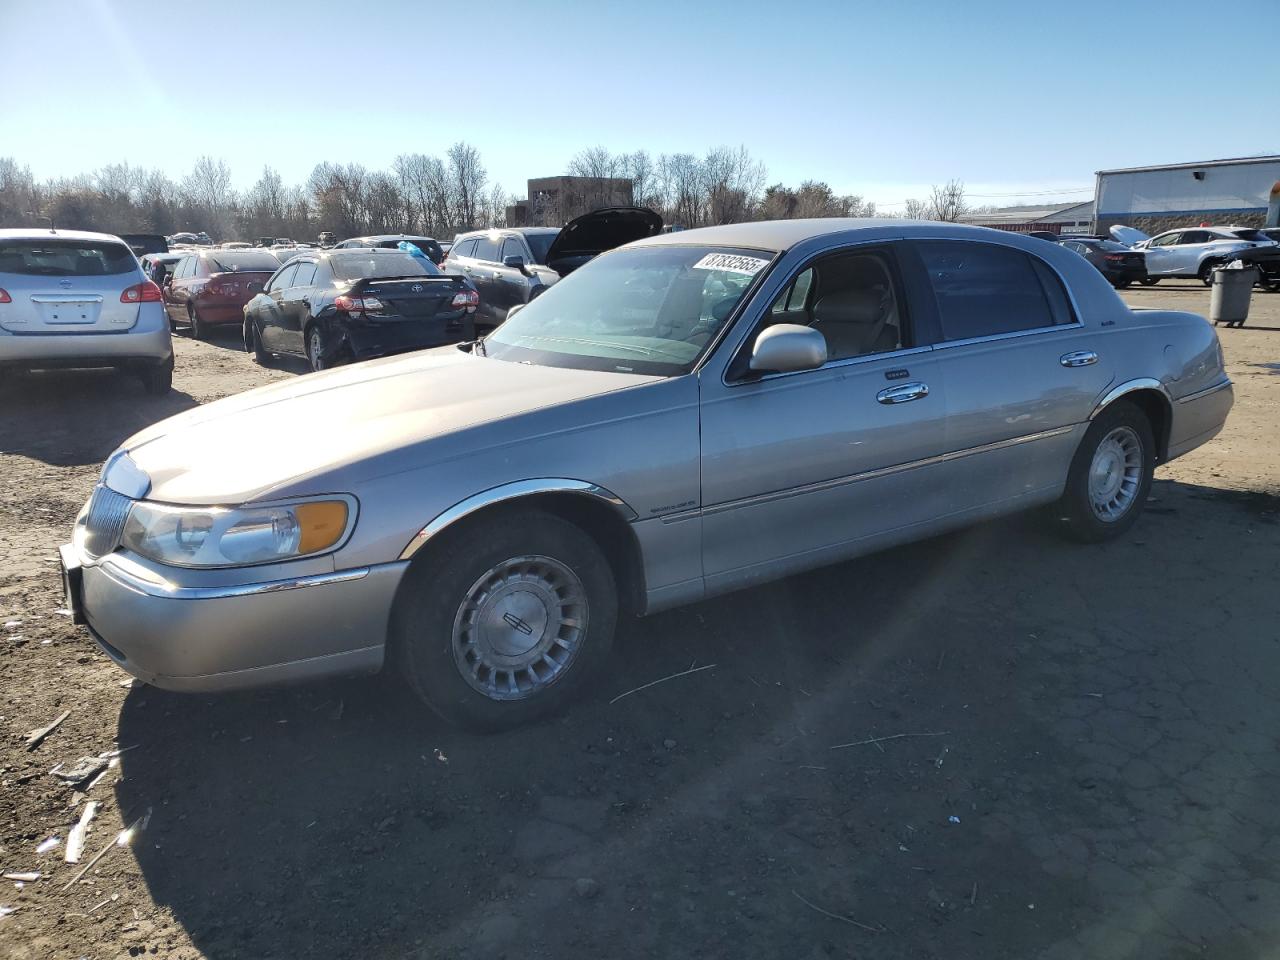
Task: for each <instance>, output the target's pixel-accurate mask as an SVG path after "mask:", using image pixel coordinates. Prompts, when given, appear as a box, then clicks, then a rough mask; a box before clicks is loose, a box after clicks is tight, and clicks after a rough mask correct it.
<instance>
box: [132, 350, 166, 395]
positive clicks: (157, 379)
mask: <svg viewBox="0 0 1280 960" xmlns="http://www.w3.org/2000/svg"><path fill="white" fill-rule="evenodd" d="M139 379H140V380H141V381H142V389H143V390H145V391H146V392H147V393H148V394H150V395H151V396H153V397H163V396H165V395H166V394H167V393H168V392H169V391H170V390H172V389H173V359H172V358H170V359H169V361H168V362H167V363H161V364H158V365H156V366H154V367H148V368H147V369H146V370H144V371H143V372H142V373H141V374H140V375H139Z"/></svg>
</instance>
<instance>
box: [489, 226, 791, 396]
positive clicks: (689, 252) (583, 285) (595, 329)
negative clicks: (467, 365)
mask: <svg viewBox="0 0 1280 960" xmlns="http://www.w3.org/2000/svg"><path fill="white" fill-rule="evenodd" d="M772 258H773V254H772V253H767V252H762V251H759V250H739V249H729V248H724V247H705V246H657V247H639V248H634V249H624V250H619V251H617V252H616V253H610V254H606V255H604V256H602V257H598V258H597V259H595V260H593V261H592V262H591V263H589V264H587V265H586V266H584V267H582V268H581V269H579V270H577V271H575V272H574V273H572V274H570V275H569V276H568V277H566V278H565V279H564V280H562V281H560V282H559V283H557V284H555V285H554V286H553V287H551V288H550V289H548V290H547V292H546V293H544V294H543V295H542V296H540V297H538V298H537V299H535V300H533V301H532V302H531V303H530V304H529V305H528V306H527V307H525V308H524V309H523V310H521V311H520V312H519V313H517V314H516V315H515V316H514V317H511V318H510V319H509V320H507V322H506V323H504V324H503V325H502V326H500V327H499V328H498V329H497V330H496V331H494V333H493V334H492V335H491V336H489V337H488V338H486V339H485V341H484V350H485V353H486V355H488V356H490V357H496V358H498V359H500V360H510V361H515V362H521V363H534V364H539V365H543V366H552V367H573V368H577V369H586V370H610V371H618V372H622V373H647V374H655V375H658V376H676V375H678V374H682V373H687V372H689V370H691V369H692V368H693V365H694V364H695V363H696V362H697V360H698V358H699V357H700V356H701V355H702V353H703V352H704V351H705V350H706V348H707V345H708V344H710V343H711V342H712V341H713V340H714V338H715V336H716V334H717V332H719V330H720V328H721V327H722V326H723V325H724V323H725V322H726V321H727V320H728V318H729V315H730V314H731V313H732V312H733V309H734V308H735V307H736V306H737V305H738V302H739V301H740V300H741V299H742V296H743V294H744V293H746V291H747V288H748V287H750V286H751V283H752V281H753V280H754V279H755V277H756V276H757V275H759V274H760V272H761V271H762V270H763V269H764V268H765V267H767V266H768V265H769V262H770V261H771V260H772Z"/></svg>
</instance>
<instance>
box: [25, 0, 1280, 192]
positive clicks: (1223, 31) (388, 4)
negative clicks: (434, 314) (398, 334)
mask: <svg viewBox="0 0 1280 960" xmlns="http://www.w3.org/2000/svg"><path fill="white" fill-rule="evenodd" d="M1214 10H1220V11H1221V12H1222V13H1223V15H1224V18H1225V20H1224V22H1223V23H1222V24H1221V25H1220V26H1219V25H1215V24H1214V23H1213V21H1212V20H1211V15H1212V12H1213V11H1214ZM1278 13H1280V7H1278V6H1277V3H1276V0H1233V2H1232V3H1231V4H1229V5H1212V4H1211V5H1207V6H1206V5H1205V4H1204V3H1202V2H1196V3H1192V2H1183V0H1164V2H1155V3H1148V2H1139V0H1127V2H1123V3H1120V2H1091V0H1073V2H1069V3H1068V2H1061V3H1055V2H1045V0H1021V2H1004V0H964V2H960V0H957V2H942V0H932V2H924V0H920V2H910V0H874V2H853V0H851V2H843V3H841V2H808V0H788V2H785V3H783V2H776V0H775V2H771V3H764V2H753V0H737V2H728V3H722V2H702V0H683V2H667V0H632V2H629V3H615V2H610V0H594V2H591V0H583V2H578V3H573V2H562V0H539V2H524V3H509V2H505V0H482V2H477V0H470V2H456V0H455V2H434V3H432V2H424V0H367V2H355V0H337V2H335V0H311V2H286V0H256V2H245V0H219V2H218V3H215V4H210V3H200V2H195V3H184V2H156V0H148V2H134V0H78V2H70V0H0V38H3V45H4V51H5V52H4V68H3V72H4V76H5V78H6V82H5V84H4V92H3V93H0V131H2V133H0V156H13V157H15V158H16V159H17V160H18V161H19V162H22V163H26V164H29V165H30V167H31V168H32V172H33V173H34V174H35V175H36V177H37V178H38V179H43V178H45V177H50V176H65V175H70V174H74V173H79V172H84V171H87V170H92V169H93V168H96V167H98V166H100V165H102V164H104V163H110V162H119V161H125V160H127V161H128V162H129V163H130V164H135V165H141V166H146V167H159V168H161V169H163V170H165V171H166V172H168V173H170V174H171V175H173V176H175V177H179V176H181V175H182V174H183V173H184V172H185V171H187V170H188V169H189V168H190V167H191V164H192V163H193V162H194V160H195V159H196V157H197V156H199V155H200V154H204V153H208V154H211V155H214V156H218V157H222V158H223V159H225V160H226V161H227V162H228V164H229V165H230V166H231V168H232V171H233V174H234V176H235V181H236V185H237V186H238V187H246V186H248V185H249V184H250V183H252V182H253V181H254V180H255V179H256V178H257V176H258V175H259V173H260V172H261V169H262V166H263V164H264V163H269V164H271V165H272V166H274V167H276V168H277V169H278V170H279V171H280V172H281V174H282V175H283V176H284V178H285V179H286V180H287V181H290V182H300V181H301V180H303V179H304V178H305V177H306V175H307V174H308V173H309V172H310V170H311V168H312V167H313V166H314V165H315V164H316V163H317V162H319V161H321V160H332V161H340V162H347V161H354V162H359V163H363V164H365V165H366V166H369V167H373V168H380V167H389V166H390V164H391V161H392V160H393V159H394V157H395V156H396V155H397V154H400V153H413V152H422V153H435V154H443V152H444V150H445V149H446V148H447V147H448V146H449V144H451V143H453V142H454V141H457V140H466V141H468V142H470V143H472V144H474V145H475V146H476V147H478V148H479V150H480V152H481V155H482V157H483V159H484V163H485V166H486V168H487V169H488V171H489V175H490V179H491V180H492V181H497V182H500V183H501V184H502V185H503V186H504V187H505V188H506V189H507V190H508V191H510V192H513V193H517V194H520V195H523V193H524V181H525V180H526V179H527V178H529V177H535V176H548V175H553V174H556V173H560V172H562V171H563V169H564V167H565V165H566V163H567V162H568V160H569V159H570V157H571V156H572V155H573V154H574V153H575V152H576V151H577V150H578V149H581V148H584V147H589V146H594V145H603V146H606V147H609V148H610V149H612V150H615V151H624V150H625V151H630V150H636V149H640V148H645V149H647V150H649V152H650V153H651V154H653V155H654V156H655V157H656V155H657V154H660V153H663V152H676V151H687V152H693V153H701V152H703V151H705V150H706V149H707V148H708V147H711V146H715V145H718V144H728V145H731V146H737V145H739V144H742V145H745V146H746V147H747V148H748V149H749V150H750V151H751V153H752V154H753V155H755V156H756V157H757V158H758V159H760V160H762V161H763V162H764V163H765V165H766V166H767V167H768V170H769V182H777V181H782V182H786V183H791V184H796V183H798V182H799V181H800V180H802V179H805V178H814V179H820V180H826V181H827V182H828V183H830V184H831V185H832V186H833V187H834V188H835V189H836V190H837V191H839V192H847V193H859V194H862V195H864V196H866V197H868V198H869V199H873V200H876V201H878V202H879V203H880V204H881V205H883V206H889V205H892V204H900V203H901V201H902V200H903V199H905V198H906V197H909V196H921V195H923V194H924V193H926V192H927V189H928V185H929V184H930V183H936V182H942V181H945V180H947V179H949V178H953V177H954V178H958V179H961V180H963V181H964V182H965V183H966V185H967V188H968V190H969V193H970V195H971V197H973V202H975V203H996V204H1001V205H1003V204H1006V203H1014V202H1019V201H1020V200H1026V201H1038V200H1040V199H1048V200H1058V199H1062V200H1069V199H1074V198H1076V197H1079V198H1081V199H1087V198H1088V197H1089V196H1091V195H1092V184H1093V172H1094V171H1095V170H1098V169H1103V168H1108V167H1116V166H1128V165H1136V164H1146V163H1162V162H1176V161H1185V160H1201V159H1211V158H1215V157H1228V156H1237V155H1242V154H1251V153H1263V152H1280V129H1278V128H1277V124H1276V122H1275V120H1274V119H1273V118H1272V113H1273V111H1271V110H1270V107H1268V106H1267V104H1268V103H1271V101H1272V100H1273V99H1274V96H1275V90H1276V89H1280V58H1277V57H1275V56H1274V55H1271V54H1269V53H1268V43H1267V42H1266V40H1265V34H1266V33H1267V32H1268V31H1271V32H1272V34H1273V36H1274V31H1275V30H1276V29H1277V26H1276V23H1277V17H1276V15H1277V14H1278ZM1250 24H1252V25H1253V26H1250ZM1271 46H1272V47H1274V43H1272V44H1271ZM1253 47H1256V50H1255V53H1254V55H1253V57H1252V58H1250V57H1249V51H1250V49H1251V48H1253ZM1187 77H1195V78H1196V79H1186V78H1187ZM27 79H29V80H31V81H33V82H32V85H31V87H30V88H29V89H30V90H31V94H30V95H21V96H20V95H19V91H20V90H22V89H23V88H24V83H23V81H24V80H27ZM1250 91H1252V92H1250ZM1072 188H1083V190H1082V191H1081V192H1078V193H1066V192H1056V193H1049V194H1045V195H1044V196H1043V197H1041V196H1034V195H1033V194H1036V193H1039V192H1042V191H1067V190H1070V189H1072ZM991 195H1004V196H991ZM1019 195H1020V196H1019Z"/></svg>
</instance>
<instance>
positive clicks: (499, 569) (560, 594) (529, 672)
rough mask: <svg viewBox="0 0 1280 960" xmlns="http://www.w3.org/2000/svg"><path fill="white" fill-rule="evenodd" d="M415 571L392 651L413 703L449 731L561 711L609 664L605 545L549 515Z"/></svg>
mask: <svg viewBox="0 0 1280 960" xmlns="http://www.w3.org/2000/svg"><path fill="white" fill-rule="evenodd" d="M433 548H434V550H433V552H432V553H431V554H430V555H428V556H426V557H423V558H421V559H419V560H416V561H415V562H414V566H413V567H412V568H411V569H410V571H409V573H408V575H407V576H406V579H405V584H404V586H403V587H402V589H401V591H400V596H399V599H398V600H397V601H396V608H395V612H394V614H393V617H392V627H391V643H392V648H393V651H394V655H395V657H396V658H397V661H398V663H399V664H400V666H401V669H402V671H403V673H404V675H405V677H406V679H407V680H408V682H409V685H410V687H411V688H412V689H413V690H414V692H415V693H416V694H417V695H418V696H419V697H420V698H421V699H422V700H423V701H424V702H425V703H426V704H427V705H428V706H430V707H431V709H432V710H434V711H435V712H436V713H438V714H439V715H440V716H442V717H443V718H444V719H445V720H447V721H449V722H450V723H453V724H457V725H458V726H462V727H467V728H470V729H476V730H486V731H492V730H501V729H507V728H510V727H515V726H520V725H522V724H525V723H528V722H530V721H532V720H534V719H537V718H538V717H542V716H545V715H547V714H549V713H552V712H555V711H557V710H559V709H561V708H562V707H564V706H565V705H566V704H567V703H569V701H571V700H572V699H574V698H575V697H576V696H578V695H579V694H581V693H582V692H583V691H584V690H585V689H587V688H588V687H589V685H590V684H591V682H592V680H593V678H594V677H595V676H596V675H597V674H598V672H599V670H600V667H601V666H602V665H603V664H604V662H605V660H606V659H607V658H608V656H609V650H610V648H611V646H612V644H613V631H614V627H615V625H616V623H617V616H618V599H617V587H616V585H615V583H614V579H613V573H612V570H611V568H610V565H609V561H608V559H607V558H606V557H605V555H604V553H603V552H602V551H601V549H600V547H599V546H598V545H597V544H596V542H595V541H594V540H593V539H592V538H591V537H590V536H588V535H587V534H586V533H585V532H584V531H583V530H581V529H580V528H579V527H577V526H575V525H574V524H572V523H570V522H569V521H567V520H564V519H561V518H560V517H556V516H553V515H551V514H548V513H542V512H540V511H527V512H514V511H502V512H501V513H496V514H494V515H492V516H490V517H488V518H482V519H480V520H477V521H476V522H475V523H473V524H470V525H468V527H467V528H466V529H465V530H462V531H459V532H458V533H456V534H455V535H453V536H451V537H448V538H447V539H446V540H444V542H442V543H441V544H440V546H439V547H436V546H435V545H434V544H431V545H428V547H426V548H424V549H428V550H432V549H433Z"/></svg>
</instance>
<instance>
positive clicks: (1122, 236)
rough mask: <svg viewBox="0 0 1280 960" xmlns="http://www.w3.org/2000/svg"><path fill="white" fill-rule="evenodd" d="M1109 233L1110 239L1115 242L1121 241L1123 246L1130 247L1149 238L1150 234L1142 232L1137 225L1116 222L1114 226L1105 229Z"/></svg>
mask: <svg viewBox="0 0 1280 960" xmlns="http://www.w3.org/2000/svg"><path fill="white" fill-rule="evenodd" d="M1107 233H1109V234H1111V239H1112V240H1114V241H1115V242H1116V243H1123V244H1124V245H1125V246H1129V247H1132V246H1133V245H1134V244H1138V243H1141V242H1142V241H1143V240H1150V239H1151V235H1150V234H1147V233H1143V232H1142V231H1141V230H1139V229H1138V228H1137V227H1126V226H1125V225H1124V224H1121V223H1117V224H1116V225H1115V226H1114V227H1112V228H1111V229H1110V230H1108V231H1107Z"/></svg>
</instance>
